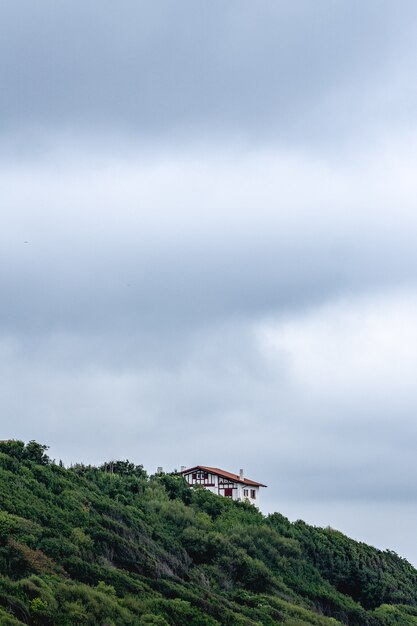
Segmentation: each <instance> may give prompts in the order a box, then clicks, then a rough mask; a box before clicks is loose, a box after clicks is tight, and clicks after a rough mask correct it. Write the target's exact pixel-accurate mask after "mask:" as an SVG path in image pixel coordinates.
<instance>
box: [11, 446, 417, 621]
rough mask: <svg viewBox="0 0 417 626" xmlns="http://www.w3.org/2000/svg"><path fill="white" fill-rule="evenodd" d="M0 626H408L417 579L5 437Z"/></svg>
mask: <svg viewBox="0 0 417 626" xmlns="http://www.w3.org/2000/svg"><path fill="white" fill-rule="evenodd" d="M109 469H111V471H108V470H109ZM0 624H1V625H5V626H9V625H10V626H12V625H15V626H17V625H21V624H42V625H51V626H52V625H53V626H61V625H63V626H74V625H78V624H80V625H81V624H85V625H91V626H96V625H103V626H104V625H107V626H110V625H115V626H124V625H132V626H133V625H142V626H145V625H148V626H151V625H154V626H158V625H159V626H167V625H172V626H185V625H191V626H218V625H220V624H222V625H225V626H226V625H227V626H255V625H257V626H260V625H263V626H273V625H275V624H284V625H286V626H307V625H315V626H330V625H332V626H336V625H337V624H349V625H351V626H352V625H357V626H366V625H370V626H392V625H399V626H400V625H401V626H406V625H414V624H415V625H417V571H416V570H415V569H414V568H413V567H412V566H411V565H410V564H409V563H408V562H407V561H405V560H404V559H401V558H400V557H398V556H397V555H396V554H394V553H393V552H381V551H379V550H376V549H374V548H371V547H369V546H367V545H365V544H361V543H357V542H355V541H352V540H351V539H348V538H347V537H345V536H344V535H342V534H341V533H339V532H336V531H334V530H331V529H320V528H314V527H311V526H308V525H306V524H304V523H303V522H296V523H290V522H289V521H288V520H287V519H286V518H285V517H283V516H282V515H280V514H278V513H275V514H273V515H270V516H268V517H264V516H263V515H262V514H261V513H259V512H258V511H256V510H255V509H254V508H253V507H252V506H250V505H246V504H243V503H235V502H232V501H230V500H228V499H226V498H220V497H218V496H213V495H212V494H210V493H208V492H206V491H204V490H203V489H196V490H190V489H189V488H188V487H187V486H186V485H185V483H184V481H183V479H182V478H179V477H176V476H170V475H163V476H152V477H147V475H146V473H145V472H144V471H143V469H142V467H141V466H134V465H133V464H131V463H129V462H127V461H126V462H117V463H113V464H112V467H111V468H110V467H106V466H103V467H101V468H95V467H85V466H81V465H80V466H76V467H73V468H70V469H65V468H64V467H62V466H60V465H56V464H54V463H51V462H50V460H49V459H48V457H47V456H46V454H45V447H43V446H40V445H39V444H36V443H35V442H30V443H29V444H27V445H24V444H23V443H22V442H3V443H0Z"/></svg>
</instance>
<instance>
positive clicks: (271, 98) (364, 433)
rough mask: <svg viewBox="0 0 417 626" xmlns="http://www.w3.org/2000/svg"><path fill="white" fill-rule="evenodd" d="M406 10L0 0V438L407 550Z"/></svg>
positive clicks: (411, 477)
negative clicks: (198, 485) (218, 470)
mask: <svg viewBox="0 0 417 626" xmlns="http://www.w3.org/2000/svg"><path fill="white" fill-rule="evenodd" d="M416 75H417V3H416V2H415V1H414V0H410V1H408V0H399V1H398V2H395V3H394V2H388V1H384V0H368V1H367V2H362V1H359V0H349V1H348V0H342V1H341V2H334V0H316V1H315V2H312V1H311V0H287V1H285V2H284V1H280V0H257V1H256V2H255V1H254V0H252V1H248V0H239V1H238V0H229V1H228V2H224V0H199V1H191V0H187V1H186V0H177V1H176V2H172V0H165V1H162V0H152V2H146V3H145V2H142V1H140V0H125V1H124V2H123V3H120V2H119V3H116V2H110V1H108V0H100V1H98V0H73V1H72V2H64V1H62V2H61V1H59V0H37V2H26V1H23V0H2V1H1V2H0V85H1V97H0V294H1V306H0V381H1V383H0V410H1V415H2V416H3V420H2V435H1V438H21V439H24V440H25V441H27V440H29V439H36V440H38V441H40V442H44V443H46V444H48V445H50V452H51V456H53V457H55V458H56V459H59V458H61V459H63V460H64V461H65V462H66V463H70V462H76V461H83V462H85V463H90V462H91V463H100V462H103V461H105V460H108V459H110V458H129V459H131V460H133V461H135V462H136V463H143V464H144V465H145V467H146V468H147V469H148V471H150V472H154V471H155V469H156V467H157V466H159V465H162V466H163V467H164V468H165V469H167V470H172V469H174V468H179V467H180V466H181V465H187V466H191V465H196V464H205V465H212V466H218V467H222V468H224V469H227V470H230V471H235V472H237V471H238V470H239V468H241V467H243V468H244V469H245V472H246V474H247V476H249V477H250V478H253V479H255V480H259V481H262V482H266V483H267V484H268V489H267V490H264V492H263V493H262V497H263V503H264V505H263V509H264V511H273V510H278V511H280V512H282V513H283V514H285V515H287V516H289V517H290V518H291V519H297V518H303V519H305V520H306V521H308V522H310V523H313V524H317V525H325V526H327V525H331V526H334V527H337V528H339V529H340V530H342V531H344V532H346V533H347V534H350V535H352V536H354V537H355V538H357V539H361V540H365V541H368V542H370V543H372V544H374V545H377V546H379V547H382V548H390V549H394V550H396V551H397V552H399V553H401V554H402V555H404V556H406V557H407V558H408V559H409V560H411V561H412V562H413V563H414V564H417V544H416V541H415V529H416V527H417V480H416V475H417V456H416V449H417V420H416V416H417V384H416V382H417V246H416V238H417V175H416V172H417V86H416V85H417V83H416Z"/></svg>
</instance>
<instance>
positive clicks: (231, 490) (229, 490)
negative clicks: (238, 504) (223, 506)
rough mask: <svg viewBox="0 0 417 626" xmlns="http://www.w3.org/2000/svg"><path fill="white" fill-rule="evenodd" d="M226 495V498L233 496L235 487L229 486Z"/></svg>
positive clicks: (225, 491)
mask: <svg viewBox="0 0 417 626" xmlns="http://www.w3.org/2000/svg"><path fill="white" fill-rule="evenodd" d="M224 495H225V496H226V498H231V497H232V496H233V489H232V488H231V487H227V488H226V489H225V490H224Z"/></svg>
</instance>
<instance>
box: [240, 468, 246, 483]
mask: <svg viewBox="0 0 417 626" xmlns="http://www.w3.org/2000/svg"><path fill="white" fill-rule="evenodd" d="M239 476H240V480H245V479H244V476H243V469H241V470H239Z"/></svg>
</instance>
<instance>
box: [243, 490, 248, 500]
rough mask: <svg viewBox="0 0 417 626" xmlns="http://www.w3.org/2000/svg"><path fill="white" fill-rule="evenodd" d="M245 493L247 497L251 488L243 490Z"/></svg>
mask: <svg viewBox="0 0 417 626" xmlns="http://www.w3.org/2000/svg"><path fill="white" fill-rule="evenodd" d="M243 495H244V497H245V498H247V497H248V496H249V489H244V490H243Z"/></svg>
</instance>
